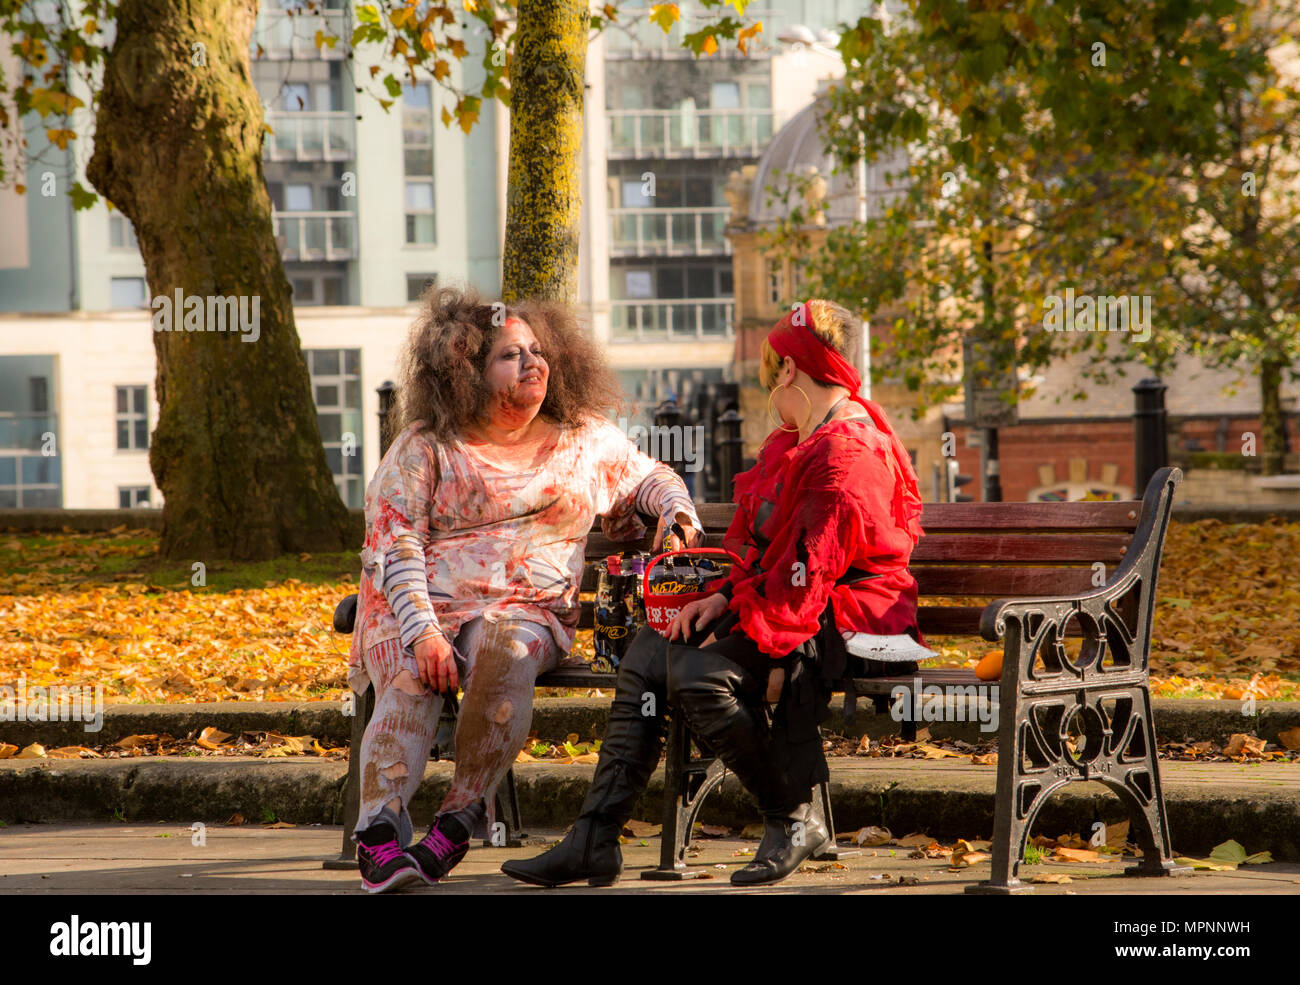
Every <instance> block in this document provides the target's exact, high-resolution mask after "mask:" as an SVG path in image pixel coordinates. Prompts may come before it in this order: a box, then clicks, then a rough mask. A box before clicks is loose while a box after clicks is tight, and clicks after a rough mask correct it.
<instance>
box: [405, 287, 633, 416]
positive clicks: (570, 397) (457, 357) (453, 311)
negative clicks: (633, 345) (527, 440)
mask: <svg viewBox="0 0 1300 985" xmlns="http://www.w3.org/2000/svg"><path fill="white" fill-rule="evenodd" d="M420 309H421V310H420V315H419V317H418V318H417V319H416V321H415V324H414V325H413V326H411V333H410V336H409V337H408V338H407V342H406V346H405V348H404V349H403V352H402V358H401V368H400V379H401V384H400V390H399V392H398V399H397V407H396V408H395V409H394V412H393V413H392V414H390V415H389V421H390V424H389V433H390V434H391V435H394V436H395V435H397V434H399V433H401V432H402V431H403V430H404V429H405V428H406V427H407V426H409V425H410V424H411V423H412V422H414V421H423V422H424V423H425V430H427V431H429V432H431V433H432V434H433V435H435V436H436V437H438V438H442V437H444V436H446V437H451V436H453V435H457V434H463V433H464V432H465V428H466V426H467V425H469V424H471V423H473V422H474V421H476V420H478V419H479V418H480V417H481V416H482V415H483V413H484V411H485V410H486V408H487V406H488V403H489V402H490V401H491V400H492V399H493V396H494V395H493V394H492V393H491V392H490V390H489V388H488V386H487V385H486V384H485V383H484V380H483V371H484V368H485V366H486V365H487V357H488V354H489V353H490V352H491V351H492V346H493V345H494V344H495V342H496V335H497V330H498V327H499V326H501V325H504V324H505V321H506V319H507V318H522V319H523V320H524V321H525V322H527V323H528V326H529V328H531V329H532V330H533V334H534V335H536V336H537V341H538V342H540V343H541V346H542V354H543V355H544V356H545V358H546V363H547V367H548V378H547V384H546V399H545V400H544V401H542V406H541V409H540V410H539V413H540V414H541V415H543V416H544V417H546V418H547V419H548V420H550V421H552V422H554V423H556V424H559V425H562V426H577V425H579V424H580V423H581V421H582V418H583V417H584V416H587V415H595V416H601V415H603V414H606V413H608V412H610V411H616V410H621V409H622V408H623V406H624V402H623V396H622V392H621V390H620V388H619V385H618V381H617V379H616V378H615V376H614V374H613V372H612V371H611V370H610V368H609V364H608V362H607V361H606V359H605V354H604V352H603V351H602V349H601V347H600V346H599V345H598V344H597V343H596V342H595V340H594V339H592V337H591V336H590V335H589V334H588V333H587V332H586V331H585V330H584V329H583V327H582V325H581V324H580V323H579V321H578V318H577V315H576V314H575V313H574V311H573V309H572V307H570V306H569V305H567V304H564V303H562V302H558V301H542V300H527V301H523V302H521V303H519V304H515V305H508V306H503V305H502V304H501V302H499V301H498V302H496V303H494V304H485V303H483V300H482V297H481V295H480V294H479V292H478V291H477V290H475V289H474V288H473V287H466V288H463V289H461V288H456V287H441V288H431V289H430V290H428V291H427V292H426V293H425V295H424V297H423V298H421V300H420ZM503 309H504V317H502V313H503Z"/></svg>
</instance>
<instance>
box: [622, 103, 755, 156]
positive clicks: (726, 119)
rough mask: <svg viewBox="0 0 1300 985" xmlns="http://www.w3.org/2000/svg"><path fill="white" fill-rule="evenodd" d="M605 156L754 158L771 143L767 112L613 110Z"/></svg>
mask: <svg viewBox="0 0 1300 985" xmlns="http://www.w3.org/2000/svg"><path fill="white" fill-rule="evenodd" d="M605 116H606V118H607V119H608V120H609V156H610V157H624V158H627V157H633V158H640V157H732V156H736V157H758V156H759V154H761V153H762V152H763V148H764V147H766V146H767V142H768V141H769V140H771V139H772V122H773V119H772V118H773V114H772V110H770V109H691V108H689V107H686V108H682V109H612V110H609V111H607V112H606V114H605Z"/></svg>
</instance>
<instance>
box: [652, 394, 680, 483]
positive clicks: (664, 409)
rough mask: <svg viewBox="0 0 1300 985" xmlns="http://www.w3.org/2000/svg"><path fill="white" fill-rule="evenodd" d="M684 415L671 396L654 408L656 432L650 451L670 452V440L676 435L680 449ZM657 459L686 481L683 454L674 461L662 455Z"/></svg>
mask: <svg viewBox="0 0 1300 985" xmlns="http://www.w3.org/2000/svg"><path fill="white" fill-rule="evenodd" d="M684 417H685V415H684V414H683V413H682V412H681V408H679V407H678V406H677V402H676V401H675V400H674V399H673V398H672V397H669V398H668V399H667V400H665V401H664V402H663V403H661V404H660V405H659V406H658V407H656V408H655V428H656V429H657V434H656V435H655V440H653V441H651V443H650V447H651V450H652V451H653V450H658V451H659V453H660V456H663V455H666V454H671V451H672V449H673V447H674V446H673V441H672V439H673V437H674V436H676V438H677V442H678V443H677V446H676V447H677V450H678V451H681V450H682V441H683V435H682V430H681V428H682V426H683V424H684V420H683V418H684ZM659 460H660V461H661V462H663V463H664V464H665V465H668V466H670V467H671V468H672V470H673V471H674V472H676V473H677V474H678V475H680V476H681V477H682V481H683V482H685V481H686V460H685V456H682V457H680V458H678V459H676V460H675V461H674V460H671V459H665V458H663V457H660V459H659Z"/></svg>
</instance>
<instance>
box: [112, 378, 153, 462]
mask: <svg viewBox="0 0 1300 985" xmlns="http://www.w3.org/2000/svg"><path fill="white" fill-rule="evenodd" d="M147 389H148V388H147V387H142V386H120V387H118V388H117V448H118V450H119V451H144V450H145V449H147V448H148V447H149V412H148V409H147V404H146V399H147V398H146V395H145V394H146V390H147Z"/></svg>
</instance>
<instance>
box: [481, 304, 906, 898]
mask: <svg viewBox="0 0 1300 985" xmlns="http://www.w3.org/2000/svg"><path fill="white" fill-rule="evenodd" d="M859 332H860V323H859V322H857V320H856V319H854V318H853V317H852V315H850V314H849V312H848V311H846V310H845V309H844V308H842V307H840V306H839V305H836V304H833V303H831V302H827V301H811V302H809V303H808V304H806V305H800V306H799V307H798V308H796V309H795V310H794V311H793V312H791V314H790V315H788V316H786V317H785V318H784V319H782V320H781V322H779V323H778V324H777V325H776V327H775V328H774V329H773V330H772V331H771V333H769V335H768V338H767V340H766V341H765V342H764V344H763V360H762V368H761V371H760V379H761V382H762V383H763V385H764V386H765V387H766V388H767V389H768V390H769V391H770V394H771V396H770V399H769V402H768V407H769V413H770V414H771V416H772V418H773V423H774V424H775V427H776V429H775V430H774V431H773V432H772V434H771V435H769V437H768V439H767V441H766V442H765V443H764V444H763V447H762V450H761V451H760V452H759V457H758V463H757V464H756V465H755V467H754V468H753V469H751V470H750V471H748V472H745V473H744V474H742V475H739V476H737V477H736V482H735V490H736V495H735V499H736V502H737V505H738V508H737V510H736V515H735V518H734V520H733V521H732V524H731V527H730V529H729V530H728V531H727V535H726V541H725V542H726V544H727V546H728V547H729V548H730V549H731V550H732V551H734V552H735V553H736V554H737V555H739V556H740V557H741V559H742V563H741V564H739V565H736V566H734V567H733V568H732V571H731V574H730V575H729V576H728V578H727V579H726V580H725V581H724V582H722V583H721V584H720V586H719V587H718V589H717V591H715V592H714V593H713V594H711V595H709V596H708V597H706V598H704V599H701V600H700V601H698V602H694V603H692V604H690V605H688V606H686V607H684V608H683V609H682V611H681V613H680V614H679V616H678V617H677V619H676V620H675V621H674V623H673V625H672V627H671V628H670V631H669V637H670V638H671V639H674V640H680V643H679V644H677V645H673V646H671V647H670V646H669V645H668V641H667V640H665V639H663V638H662V637H660V636H659V635H658V634H656V633H654V632H652V631H649V630H646V631H643V632H642V633H641V634H639V635H638V636H637V638H636V639H635V640H634V641H633V642H632V644H631V645H630V646H629V648H628V650H627V652H626V654H625V655H624V657H623V660H622V661H621V663H620V664H619V680H618V687H617V690H616V693H615V698H614V704H613V707H612V708H611V712H610V722H609V726H608V728H607V729H606V733H605V737H604V740H603V741H602V743H601V750H600V761H599V764H598V765H597V767H596V774H595V776H594V777H593V779H592V785H591V789H590V791H589V792H588V795H587V799H586V802H585V803H584V805H583V809H582V813H581V815H580V816H579V818H578V821H577V823H575V825H574V827H573V829H572V830H571V831H570V832H569V834H568V836H567V837H566V838H565V840H564V841H563V842H561V843H560V844H559V845H557V846H556V847H555V848H553V849H551V850H550V851H549V852H547V853H545V854H544V855H542V856H539V857H538V858H535V859H531V860H527V861H518V862H508V863H506V864H505V865H504V866H502V870H503V871H504V872H506V873H507V874H508V875H511V876H513V877H515V878H517V879H521V880H523V881H525V882H531V883H534V884H537V885H543V886H558V885H561V884H563V883H566V882H574V881H577V880H580V879H587V880H588V881H589V882H590V883H592V884H594V885H607V884H609V883H611V882H613V881H614V880H616V879H617V878H618V875H619V873H620V872H621V871H622V858H621V854H620V852H619V848H618V836H619V833H620V831H621V830H622V827H623V825H624V824H625V823H626V822H627V820H628V819H629V818H630V817H631V812H632V808H633V806H634V805H635V803H636V800H637V798H638V797H639V796H640V794H641V793H642V791H644V789H645V785H646V783H647V782H648V780H649V777H650V773H651V772H652V771H653V769H654V767H655V765H656V764H657V763H658V761H659V753H660V747H661V744H662V735H663V720H662V717H661V716H653V715H652V716H647V715H645V714H644V713H643V709H644V708H646V707H648V705H647V703H646V701H645V696H646V695H647V694H653V695H655V698H656V700H655V703H654V705H653V707H655V708H658V709H663V708H664V707H665V704H664V702H665V700H666V701H667V702H670V703H671V704H672V706H673V707H674V708H676V709H678V710H679V711H680V712H681V713H682V715H683V716H684V718H685V720H686V722H687V724H688V725H689V727H690V729H691V731H692V733H694V735H695V736H696V737H697V738H698V739H700V740H701V741H702V742H704V743H705V744H706V745H707V746H708V747H709V748H710V749H711V750H712V751H713V752H714V753H716V754H717V755H718V756H720V757H721V758H722V760H723V762H724V763H725V764H726V766H727V768H728V769H730V770H731V771H732V772H733V773H735V774H736V776H737V778H738V779H739V780H740V781H741V782H742V783H743V784H744V785H745V787H746V789H748V790H749V792H750V793H751V794H752V795H753V796H754V798H755V799H756V800H757V801H758V805H759V809H760V810H761V811H762V813H763V819H764V836H763V840H762V843H761V844H760V845H759V848H758V850H757V852H756V853H755V857H754V861H753V862H751V863H750V864H749V865H747V866H745V867H744V868H743V869H741V870H739V871H737V872H736V873H734V874H733V876H732V880H731V881H732V883H733V884H736V885H760V884H764V883H771V882H777V881H779V880H781V879H784V878H785V877H786V876H788V875H789V874H790V873H792V872H794V871H796V870H797V869H798V868H799V866H800V864H802V862H803V861H805V860H806V859H807V858H809V857H811V856H813V855H815V854H817V853H818V852H819V851H821V850H822V849H823V848H824V847H826V846H827V845H828V843H829V842H830V839H831V838H833V837H834V835H833V833H832V832H829V831H827V830H826V828H825V825H824V823H823V822H822V820H821V818H820V815H819V813H818V812H816V811H814V810H813V808H812V804H811V801H812V788H813V787H814V786H815V785H816V784H817V783H820V782H822V781H823V780H825V779H827V778H828V771H827V768H826V760H825V757H824V756H823V754H822V747H821V735H820V732H819V730H818V724H819V723H820V722H821V721H823V720H824V719H825V717H826V713H827V712H826V706H827V703H828V701H829V698H830V692H831V687H832V685H833V683H834V682H835V681H838V680H840V679H842V678H843V677H844V676H846V671H847V667H848V657H847V653H846V649H845V644H844V638H843V636H844V634H846V633H851V632H854V631H856V632H863V633H869V634H873V635H886V636H892V635H899V634H908V635H911V636H912V637H913V638H914V639H917V640H918V641H919V640H920V633H919V631H918V629H917V625H916V581H915V579H913V577H912V575H911V574H910V573H909V572H908V570H907V565H908V560H909V558H910V555H911V551H912V548H913V547H914V546H915V545H916V542H917V539H918V538H919V537H920V536H921V525H920V516H921V497H920V492H919V490H918V488H917V482H916V475H915V473H914V471H913V470H912V466H911V460H910V458H909V456H908V454H907V452H906V450H905V449H904V448H903V446H902V443H901V442H900V441H899V440H898V437H897V435H895V434H894V431H893V429H892V428H891V427H890V426H889V421H888V420H887V419H886V417H885V415H884V412H883V411H882V410H881V409H880V407H879V406H878V405H876V404H874V403H872V402H871V401H869V400H865V399H864V398H862V397H860V396H858V390H859V388H860V386H861V380H860V377H859V376H858V374H857V372H856V371H855V370H854V369H853V367H852V365H851V364H850V363H849V362H848V360H847V359H846V358H845V354H846V353H848V352H850V351H852V350H853V347H854V346H856V345H857V344H859V337H860V336H859ZM764 703H766V704H767V705H769V706H774V707H772V708H771V709H770V722H769V715H768V714H767V713H766V712H767V709H764V707H763V706H764Z"/></svg>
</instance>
